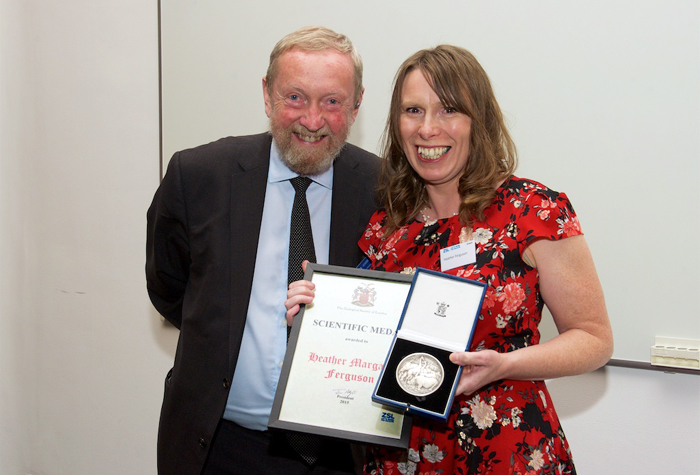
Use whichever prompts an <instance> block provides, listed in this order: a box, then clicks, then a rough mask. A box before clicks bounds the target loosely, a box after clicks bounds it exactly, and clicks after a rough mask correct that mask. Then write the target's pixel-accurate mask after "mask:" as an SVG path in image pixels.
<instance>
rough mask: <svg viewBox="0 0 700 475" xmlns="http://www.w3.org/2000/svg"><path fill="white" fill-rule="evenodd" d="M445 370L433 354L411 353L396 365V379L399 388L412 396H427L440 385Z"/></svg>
mask: <svg viewBox="0 0 700 475" xmlns="http://www.w3.org/2000/svg"><path fill="white" fill-rule="evenodd" d="M443 379H445V371H444V370H443V368H442V365H441V364H440V361H438V359H437V358H435V357H434V356H433V355H429V354H428V353H413V354H410V355H408V356H406V357H405V358H404V359H402V360H401V362H400V363H399V365H398V366H397V367H396V381H398V383H399V386H401V389H403V390H404V391H406V392H407V393H408V394H411V395H412V396H427V395H428V394H432V393H434V392H435V391H437V389H438V388H439V387H440V385H441V384H442V381H443Z"/></svg>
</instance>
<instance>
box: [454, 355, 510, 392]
mask: <svg viewBox="0 0 700 475" xmlns="http://www.w3.org/2000/svg"><path fill="white" fill-rule="evenodd" d="M505 359H506V355H504V354H502V353H498V352H496V351H493V350H482V351H471V352H469V351H457V352H455V353H452V354H451V355H450V361H452V362H453V363H455V364H458V365H460V366H462V367H463V368H462V376H461V377H460V378H459V383H458V384H457V394H471V393H473V392H475V391H477V390H479V389H481V388H483V387H484V386H486V385H487V384H489V383H492V382H494V381H498V380H499V379H503V369H504V366H505Z"/></svg>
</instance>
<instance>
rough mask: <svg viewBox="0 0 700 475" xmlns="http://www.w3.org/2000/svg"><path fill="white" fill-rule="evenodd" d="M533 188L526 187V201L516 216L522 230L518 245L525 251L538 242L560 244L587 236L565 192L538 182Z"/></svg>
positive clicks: (524, 200) (522, 202)
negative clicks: (581, 235) (565, 240)
mask: <svg viewBox="0 0 700 475" xmlns="http://www.w3.org/2000/svg"><path fill="white" fill-rule="evenodd" d="M530 185H531V186H530V187H527V186H525V187H523V189H522V191H523V194H522V200H521V202H520V206H519V207H518V208H516V214H515V224H516V225H517V226H518V228H520V229H519V233H518V236H519V239H518V241H519V243H518V244H519V246H520V247H521V249H523V248H525V247H527V246H528V245H529V244H531V243H532V242H533V241H536V240H538V239H549V240H551V241H558V240H560V239H564V238H567V237H571V236H578V235H579V234H583V232H582V231H581V225H580V223H579V221H578V217H577V216H576V212H575V211H574V208H573V206H572V205H571V202H570V201H569V198H568V197H567V196H566V194H565V193H559V192H557V191H553V190H550V189H548V188H546V187H544V186H542V185H540V184H538V183H534V182H532V183H531V184H530ZM528 188H529V189H528Z"/></svg>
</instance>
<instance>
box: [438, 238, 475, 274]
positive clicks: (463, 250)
mask: <svg viewBox="0 0 700 475" xmlns="http://www.w3.org/2000/svg"><path fill="white" fill-rule="evenodd" d="M475 262H476V244H475V243H474V241H467V242H460V243H459V244H455V245H454V246H450V247H446V248H445V249H440V269H442V271H443V272H444V271H447V270H450V269H454V268H455V267H462V266H466V265H469V264H473V263H475Z"/></svg>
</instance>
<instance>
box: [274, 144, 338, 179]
mask: <svg viewBox="0 0 700 475" xmlns="http://www.w3.org/2000/svg"><path fill="white" fill-rule="evenodd" d="M297 176H299V174H298V173H296V172H294V171H292V170H290V169H289V167H288V166H287V165H285V163H284V162H283V161H282V159H281V158H280V153H279V150H278V149H277V143H275V141H274V139H273V140H272V145H271V146H270V171H269V172H268V175H267V181H268V183H278V182H281V181H286V180H291V179H292V178H294V177H297ZM309 178H311V179H312V180H313V181H314V182H316V183H318V184H319V185H321V186H323V187H324V188H328V189H329V190H332V189H333V165H331V167H330V168H329V169H328V170H326V171H325V172H323V173H321V174H319V175H310V176H309Z"/></svg>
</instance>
